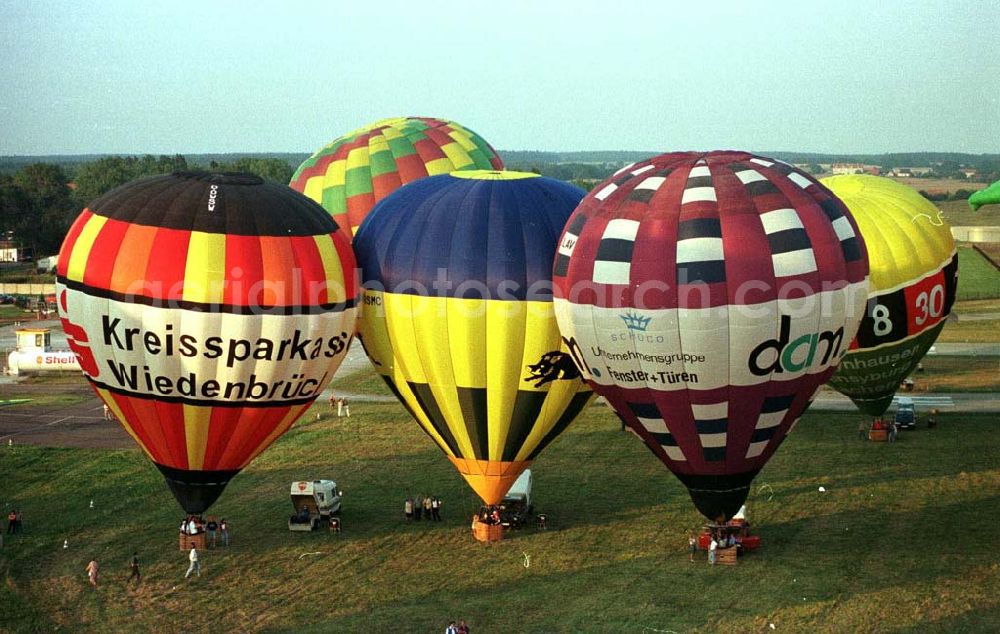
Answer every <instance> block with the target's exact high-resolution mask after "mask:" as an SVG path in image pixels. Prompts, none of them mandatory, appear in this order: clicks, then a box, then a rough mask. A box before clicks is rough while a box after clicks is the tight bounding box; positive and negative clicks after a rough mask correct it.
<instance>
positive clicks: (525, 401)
mask: <svg viewBox="0 0 1000 634" xmlns="http://www.w3.org/2000/svg"><path fill="white" fill-rule="evenodd" d="M548 395H549V393H548V392H529V391H527V390H518V391H517V396H516V397H514V408H513V410H512V411H511V413H510V426H509V427H508V429H507V439H506V440H505V441H504V445H503V455H502V456H500V459H501V460H504V461H513V460H515V459H516V458H517V454H518V452H519V451H521V447H522V446H523V445H524V441H525V440H526V439H527V438H528V434H530V433H531V430H532V429H533V428H534V426H535V423H536V422H537V421H538V414H539V412H541V411H542V403H544V402H545V397H546V396H548Z"/></svg>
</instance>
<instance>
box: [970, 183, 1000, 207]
mask: <svg viewBox="0 0 1000 634" xmlns="http://www.w3.org/2000/svg"><path fill="white" fill-rule="evenodd" d="M983 205H1000V181H997V182H995V183H993V184H992V185H990V186H989V187H986V188H984V189H980V190H979V191H977V192H976V193H974V194H972V195H971V196H969V206H970V207H972V211H979V208H980V207H982V206H983Z"/></svg>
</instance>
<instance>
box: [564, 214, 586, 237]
mask: <svg viewBox="0 0 1000 634" xmlns="http://www.w3.org/2000/svg"><path fill="white" fill-rule="evenodd" d="M585 224H587V217H586V216H585V215H583V214H577V215H576V216H574V217H573V220H572V221H571V222H570V223H569V227H567V228H566V233H572V234H573V235H575V236H578V235H580V232H581V231H583V225H585Z"/></svg>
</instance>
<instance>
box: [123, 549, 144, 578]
mask: <svg viewBox="0 0 1000 634" xmlns="http://www.w3.org/2000/svg"><path fill="white" fill-rule="evenodd" d="M128 567H129V570H131V571H132V574H131V575H130V576H129V578H128V581H126V582H125V585H128V584H130V583H132V580H133V579H135V585H139V584H140V583H142V575H141V574H139V553H132V560H131V561H129V562H128Z"/></svg>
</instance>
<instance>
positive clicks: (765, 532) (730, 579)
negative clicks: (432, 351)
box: [0, 403, 1000, 633]
mask: <svg viewBox="0 0 1000 634" xmlns="http://www.w3.org/2000/svg"><path fill="white" fill-rule="evenodd" d="M323 405H324V406H322V407H319V408H318V410H317V411H320V412H323V414H321V416H320V419H319V420H316V417H315V415H314V414H309V413H307V415H306V416H305V417H304V421H306V422H304V423H302V424H300V425H297V426H296V427H295V428H293V430H292V431H291V432H289V433H288V434H287V435H286V436H284V437H283V438H282V439H281V440H279V441H278V442H277V443H276V444H275V446H273V447H272V448H271V450H269V451H267V452H266V453H265V454H264V455H262V456H261V457H260V459H258V460H257V461H256V462H255V463H253V464H252V465H251V466H250V467H249V468H248V469H247V470H246V471H245V472H244V473H242V474H241V475H240V476H238V477H237V478H236V479H235V481H234V482H233V483H232V484H231V485H230V486H229V488H228V489H227V491H226V492H225V493H224V494H223V496H222V498H221V499H220V500H219V502H218V503H217V504H216V506H215V507H214V508H213V511H214V512H215V513H217V514H219V515H223V516H227V517H229V518H230V520H231V521H232V523H233V527H234V544H233V546H232V547H231V548H230V549H228V550H216V551H209V552H207V553H204V554H203V562H202V563H203V571H202V572H203V574H202V576H201V578H200V579H194V580H192V581H190V582H184V580H183V574H184V571H185V569H186V567H187V562H186V555H185V553H182V552H178V551H177V549H176V543H177V537H176V532H175V526H176V525H177V524H178V523H179V520H180V515H179V510H178V508H177V507H176V505H175V503H174V501H173V499H172V497H171V496H170V494H169V493H168V491H167V489H166V487H165V486H164V484H163V483H162V481H161V478H160V476H159V474H158V472H156V470H155V469H154V468H153V467H152V466H150V465H149V464H148V463H147V462H146V460H145V458H144V457H143V456H142V455H141V454H140V453H139V452H138V451H94V450H75V449H48V448H35V447H27V446H17V445H15V446H14V447H12V448H8V447H6V446H3V447H0V507H3V510H4V513H6V510H5V509H7V508H10V506H12V505H13V506H16V507H18V508H21V509H23V512H24V521H25V526H26V532H25V533H24V534H23V535H20V536H15V537H14V538H8V539H7V541H6V544H5V546H4V547H3V549H2V550H0V631H10V632H27V631H46V632H47V631H55V630H65V629H72V630H74V631H108V632H112V631H114V632H119V631H129V632H154V631H155V632H161V631H170V632H180V631H189V630H192V629H198V630H206V629H207V630H209V631H316V632H429V631H435V630H438V631H440V630H442V629H443V628H444V626H445V625H446V624H447V621H448V620H449V619H452V618H455V619H457V618H464V619H466V620H468V621H469V624H470V626H471V628H472V629H473V630H474V631H476V632H491V633H492V632H526V631H532V632H548V631H561V632H577V631H586V632H637V633H641V632H656V631H660V632H664V631H673V632H695V631H701V632H718V631H739V632H760V631H768V632H769V631H771V630H770V629H769V628H768V624H769V623H774V624H775V631H777V632H804V631H823V632H856V631H866V632H870V631H893V632H955V631H962V632H970V631H972V632H995V631H998V630H1000V551H998V550H997V549H996V548H995V544H994V543H993V542H994V541H995V540H993V539H992V535H993V534H994V532H995V531H994V530H993V528H992V527H993V518H995V517H997V516H998V515H1000V458H998V456H1000V435H998V434H997V433H996V422H995V416H986V415H983V416H974V415H963V416H959V415H942V416H941V417H940V424H939V426H938V428H937V429H935V430H927V429H920V430H917V431H914V432H908V433H905V434H903V435H902V438H901V440H900V442H898V443H896V444H894V445H888V444H884V443H883V444H876V443H868V442H861V441H858V440H857V439H856V429H857V424H858V418H857V416H856V415H849V414H831V413H825V412H817V413H812V414H808V415H807V416H805V417H804V418H803V420H802V421H801V422H800V424H799V426H798V429H797V431H796V432H795V433H794V434H792V436H790V437H789V439H788V441H787V442H786V443H785V446H783V447H782V448H781V450H780V451H779V452H778V454H777V455H776V457H775V458H774V459H773V460H772V461H771V463H770V464H769V465H768V466H767V467H766V468H765V470H764V471H763V472H762V473H761V474H760V475H759V476H758V478H757V480H756V487H755V492H754V493H755V494H754V496H753V497H752V498H751V519H752V520H753V522H754V526H755V528H756V530H757V531H758V532H759V534H760V535H761V536H762V538H763V540H764V547H763V548H762V550H760V551H758V552H756V553H753V554H751V555H749V556H747V557H745V558H743V559H742V560H741V563H740V565H738V566H736V567H727V568H721V567H720V568H712V567H709V566H708V565H706V564H705V562H704V560H703V559H700V560H699V561H698V562H697V563H689V562H688V560H687V555H686V553H685V552H684V551H685V545H686V540H685V535H686V532H687V531H688V530H689V529H691V528H694V527H696V526H698V525H699V524H700V522H701V520H700V518H699V516H698V515H697V513H696V511H695V510H694V508H693V506H692V505H691V503H690V500H689V498H688V496H687V494H686V492H685V491H684V490H683V489H682V487H681V486H680V484H679V483H678V482H677V480H676V479H675V478H673V476H671V475H670V474H669V473H667V472H666V471H665V469H664V468H663V467H662V466H661V465H660V464H659V463H658V462H657V461H656V460H655V459H654V458H653V456H652V455H651V454H649V452H648V451H647V450H646V449H645V448H644V447H642V446H641V444H640V443H639V442H638V441H637V440H636V439H635V438H634V437H632V436H631V434H627V433H621V432H619V431H618V423H617V421H616V419H614V417H613V416H611V414H610V412H609V411H608V410H607V409H606V408H605V407H604V406H599V405H597V406H593V407H590V408H588V409H587V411H586V412H585V414H584V415H583V416H582V418H581V419H580V420H579V421H578V422H577V423H575V424H574V425H573V426H571V427H570V428H569V429H568V430H567V432H566V433H565V434H563V436H562V437H561V438H559V439H558V440H557V441H556V442H554V443H553V444H552V446H550V447H549V448H548V449H547V450H546V451H545V452H544V453H543V454H542V456H541V457H540V459H539V460H538V461H536V463H535V466H534V470H535V492H534V494H535V498H536V500H535V504H536V507H537V508H538V509H539V510H541V511H543V512H546V513H548V514H549V516H550V518H551V530H548V531H544V532H540V531H536V530H534V529H530V530H524V531H522V532H520V533H518V534H514V535H513V536H512V537H511V538H510V539H507V540H505V541H503V542H500V543H496V544H491V545H484V544H480V543H477V542H475V541H474V540H473V539H472V537H471V535H470V531H469V527H468V522H467V520H466V518H467V517H468V515H469V514H470V513H471V512H472V511H473V510H474V509H475V508H476V506H477V502H476V500H475V499H474V497H473V495H472V493H471V492H470V490H469V489H468V487H466V485H465V484H464V482H463V481H462V480H461V478H460V477H459V476H458V475H457V474H456V473H455V472H454V471H453V469H452V468H451V466H450V465H449V464H448V462H447V460H446V459H445V458H444V456H443V455H442V454H441V453H440V452H439V451H438V450H437V449H436V448H435V447H433V446H431V443H430V441H429V440H428V439H427V438H426V436H425V435H424V434H423V433H422V432H420V431H419V430H418V428H417V426H416V425H415V424H414V423H413V422H412V421H410V420H408V418H407V416H406V415H405V413H404V412H403V411H402V408H400V407H398V406H396V405H394V404H383V405H373V404H361V403H359V404H357V408H356V412H352V413H354V414H355V415H354V416H353V417H352V418H350V419H343V418H342V419H337V418H332V417H330V416H329V414H328V413H326V409H327V408H326V407H325V404H323ZM319 477H333V478H336V479H337V480H338V482H340V484H341V485H342V486H343V487H344V489H345V490H346V496H345V507H344V513H343V520H344V530H345V532H344V533H343V534H342V535H340V536H334V535H331V534H325V533H316V534H302V533H289V532H288V531H287V529H286V528H285V517H286V515H287V514H288V513H289V512H290V511H291V505H290V502H289V500H288V497H287V490H288V485H289V483H290V482H291V481H292V480H296V479H300V478H319ZM820 486H823V487H825V488H826V492H825V493H821V492H819V491H818V487H820ZM414 493H424V494H432V495H439V496H441V497H442V498H443V500H444V502H445V506H444V517H445V521H444V522H442V523H440V524H428V523H426V522H421V523H419V524H410V525H408V524H406V523H405V522H404V521H403V518H402V501H403V498H404V497H405V496H406V495H407V494H414ZM91 499H93V500H94V507H95V508H94V509H90V508H88V505H89V501H90V500H91ZM67 539H68V543H69V547H68V548H66V549H64V548H63V547H62V545H63V540H67ZM133 550H137V551H138V552H139V556H140V558H141V560H142V562H143V574H144V581H143V585H142V586H141V587H140V588H139V589H126V588H125V587H124V580H125V578H126V577H127V574H128V571H127V569H126V562H127V560H128V557H129V556H130V555H131V553H132V551H133ZM91 557H97V558H98V560H99V562H100V563H101V566H102V574H103V578H102V581H101V586H100V587H99V588H98V589H97V590H96V591H94V590H92V589H91V588H89V587H88V586H87V584H86V581H85V574H84V566H85V565H86V564H87V562H88V561H89V560H90V558H91ZM526 564H528V565H526Z"/></svg>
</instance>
